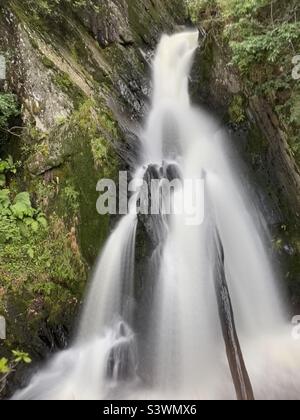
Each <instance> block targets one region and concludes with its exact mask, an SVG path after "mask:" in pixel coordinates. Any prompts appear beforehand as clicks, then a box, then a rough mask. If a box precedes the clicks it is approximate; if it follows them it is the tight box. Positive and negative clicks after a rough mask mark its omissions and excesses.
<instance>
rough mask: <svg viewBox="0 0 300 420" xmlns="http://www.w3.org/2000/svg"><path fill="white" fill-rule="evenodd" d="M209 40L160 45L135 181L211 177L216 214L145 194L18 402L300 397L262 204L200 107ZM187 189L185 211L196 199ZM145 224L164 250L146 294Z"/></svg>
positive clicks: (176, 197)
mask: <svg viewBox="0 0 300 420" xmlns="http://www.w3.org/2000/svg"><path fill="white" fill-rule="evenodd" d="M198 35H199V34H198V32H195V31H192V32H184V33H180V34H176V35H172V36H167V35H164V36H163V37H162V39H161V42H160V44H159V46H158V48H157V52H156V55H155V59H154V61H153V85H154V92H153V99H152V108H151V111H150V114H149V116H148V118H147V121H146V124H145V129H144V132H143V134H142V136H141V142H142V156H141V165H140V167H139V168H137V169H136V175H135V178H136V179H137V180H139V179H144V180H146V181H147V182H148V183H150V181H151V180H152V179H157V180H158V181H159V185H160V188H161V189H163V185H164V182H165V181H166V180H169V181H172V180H174V179H177V180H178V179H180V180H181V181H183V180H189V181H191V182H192V183H193V184H195V185H199V186H200V185H203V186H204V188H203V194H202V195H201V202H203V212H202V211H199V212H197V211H196V213H193V212H181V213H180V212H178V213H177V212H174V211H173V212H171V214H169V215H167V214H164V212H163V209H164V208H165V206H166V205H167V202H166V198H165V197H164V195H163V196H162V200H161V202H160V212H159V214H158V215H156V216H153V215H149V216H145V215H143V216H142V217H141V216H140V215H138V214H137V211H136V206H137V204H138V201H139V197H140V193H141V191H139V190H138V191H137V192H136V193H135V194H134V195H133V197H132V199H131V205H130V209H129V213H128V215H126V216H124V217H123V218H122V219H121V221H120V222H119V223H118V225H117V226H116V228H115V230H114V232H113V233H112V234H111V236H110V238H109V239H108V241H107V244H106V245H105V247H104V250H103V251H102V253H101V255H100V257H99V261H98V263H97V266H96V269H95V272H94V275H93V277H92V281H91V285H90V287H89V291H88V293H87V298H86V300H85V304H84V309H83V313H82V316H81V322H80V326H79V328H78V333H77V335H76V339H75V340H74V343H73V345H72V346H71V347H70V348H69V349H68V350H66V351H64V352H61V353H59V354H57V355H56V356H54V358H53V359H52V360H51V361H50V362H49V363H48V364H47V366H46V367H45V368H44V369H42V370H41V371H40V372H38V373H37V374H36V375H35V376H34V377H33V378H32V380H31V382H30V384H29V386H28V387H27V388H26V389H24V390H21V391H19V392H18V393H17V394H16V395H15V397H14V398H15V399H106V398H121V399H127V398H128V399H147V398H150V399H156V398H157V399H162V398H164V399H236V398H240V399H252V398H253V393H254V397H255V398H258V399H259V398H262V399H265V398H266V399H273V398H274V399H279V398H286V397H288V398H294V397H295V398H298V393H297V388H299V386H300V378H299V374H297V366H299V360H300V357H299V355H298V354H299V345H298V344H297V343H296V342H295V341H293V340H292V338H291V331H290V330H289V327H287V325H286V308H285V307H284V305H283V302H282V299H281V298H280V289H279V288H278V279H277V275H276V273H275V270H274V268H273V263H272V260H271V258H270V255H269V251H268V241H270V238H269V237H268V234H267V232H266V230H265V228H264V225H265V224H264V221H263V218H262V215H261V214H260V211H259V205H258V203H256V202H255V199H254V198H253V196H252V195H251V193H250V192H249V188H248V186H247V184H246V183H245V182H244V180H243V179H242V171H241V169H240V166H239V163H238V158H237V157H236V156H235V154H234V152H233V151H232V150H231V146H230V143H229V142H228V139H227V136H226V133H225V132H224V131H222V130H220V128H219V127H218V125H217V124H216V122H215V121H214V119H213V118H212V117H211V116H210V115H208V114H207V113H206V112H204V111H203V110H201V109H198V108H196V107H194V106H192V104H191V101H190V96H189V91H188V86H189V74H190V70H191V66H192V63H193V56H194V53H195V51H196V49H197V47H198ZM199 180H200V181H201V184H199V183H198V184H197V182H198V181H199ZM180 185H181V186H180V187H178V188H177V189H176V188H175V189H174V191H173V194H172V208H173V209H174V208H178V207H180V205H181V204H182V199H183V197H185V198H186V197H188V195H185V193H186V192H187V191H186V190H187V189H188V188H187V186H186V184H185V183H183V182H182V183H181V184H180ZM198 204H199V203H198ZM189 208H191V206H190V207H189ZM198 210H199V209H198ZM142 224H144V225H145V228H146V230H147V229H148V231H149V232H148V233H149V235H150V236H152V239H153V243H154V249H153V251H152V256H151V257H150V258H149V262H148V264H147V266H145V267H146V268H147V272H145V273H144V274H145V279H146V280H147V284H146V285H145V287H144V290H143V293H142V298H140V299H136V293H135V288H136V287H135V263H136V261H135V260H136V258H135V251H136V246H137V245H136V235H137V232H138V229H139V228H140V226H141V225H142ZM149 283H151V284H149ZM145 301H147V302H148V303H147V307H146V308H140V307H139V305H142V304H143V302H145ZM141 314H143V316H142V317H141ZM137 318H138V319H137ZM141 320H142V321H141ZM298 370H299V369H298Z"/></svg>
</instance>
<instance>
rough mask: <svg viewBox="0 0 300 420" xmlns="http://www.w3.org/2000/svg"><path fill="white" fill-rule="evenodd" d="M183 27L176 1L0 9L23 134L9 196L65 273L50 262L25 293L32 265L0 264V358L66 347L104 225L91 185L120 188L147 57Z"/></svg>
mask: <svg viewBox="0 0 300 420" xmlns="http://www.w3.org/2000/svg"><path fill="white" fill-rule="evenodd" d="M184 19H185V10H184V9H183V6H182V2H181V1H179V0H167V1H166V0H107V1H103V0H95V1H89V0H87V1H81V2H70V1H68V0H60V1H57V0H46V1H32V0H22V1H21V0H20V1H19V0H14V1H5V2H4V4H3V3H1V6H0V39H1V47H0V53H1V54H3V55H4V56H5V57H6V63H7V80H6V82H5V83H4V86H3V89H4V91H6V92H12V93H14V94H15V95H17V97H18V100H19V103H20V105H21V117H22V125H23V129H22V130H21V131H20V134H18V137H17V140H18V141H17V142H16V138H15V137H12V138H10V140H9V142H5V144H4V145H3V146H2V148H1V150H0V153H1V155H0V156H1V157H5V156H6V155H7V154H8V153H11V154H13V157H14V159H15V160H18V161H21V164H22V165H21V166H22V169H21V170H19V172H18V174H17V176H16V179H15V183H16V185H17V186H16V189H17V190H18V189H19V190H21V191H24V190H27V191H29V192H30V193H31V199H32V201H33V203H34V204H35V205H36V206H38V207H40V208H41V209H42V210H43V212H44V213H45V214H46V216H47V218H48V219H49V232H48V234H47V237H46V238H45V241H46V242H45V247H49V248H50V249H52V251H53V252H52V251H51V252H52V254H50V257H51V258H52V257H53V258H55V257H54V254H55V250H54V249H55V246H56V245H55V244H56V241H57V242H58V243H60V244H64V245H63V249H64V250H65V252H66V253H67V254H68V262H69V263H70V264H69V266H68V270H67V271H66V272H65V271H64V274H63V276H64V277H65V278H64V280H62V278H60V269H61V268H62V266H60V268H59V267H57V268H58V269H57V270H55V272H53V273H52V274H50V272H51V271H54V270H50V268H49V269H47V267H46V265H47V264H48V266H49V265H51V264H50V262H48V263H47V264H46V265H45V271H44V272H43V273H42V275H40V274H39V282H38V285H39V287H38V289H39V290H38V291H34V290H32V289H33V287H32V282H33V280H32V279H31V277H30V276H32V275H33V276H34V273H33V274H29V272H30V271H31V262H28V264H29V265H28V267H26V266H24V267H23V269H22V270H19V271H18V272H15V273H14V272H11V271H10V267H8V265H7V263H6V262H5V261H4V260H1V259H0V273H1V275H2V273H4V275H5V278H6V277H7V278H8V279H9V282H11V281H12V279H14V280H15V281H16V283H18V282H19V283H20V285H19V289H18V291H15V289H14V288H12V287H11V286H10V285H7V284H6V283H4V284H2V279H1V278H0V291H1V293H0V301H1V305H0V308H2V310H3V312H4V313H5V315H6V318H7V320H8V329H9V331H8V340H7V342H6V343H5V345H4V344H1V347H0V356H2V353H3V355H6V356H9V353H10V350H12V349H15V348H22V349H24V350H25V351H28V352H30V354H31V355H32V356H33V358H39V357H41V356H42V357H43V356H45V354H46V353H47V351H48V350H55V349H56V348H57V347H63V346H65V344H66V339H67V337H68V335H69V331H70V327H71V320H72V318H73V316H74V313H75V311H76V310H77V306H78V303H80V301H81V299H82V295H83V290H84V288H85V282H86V278H87V275H88V271H89V267H91V266H92V265H93V263H94V261H95V258H96V256H97V254H98V252H99V249H100V248H101V245H102V244H103V242H104V241H105V239H106V238H107V235H108V233H109V230H110V225H111V221H110V219H109V217H106V216H99V215H98V214H97V212H96V201H97V198H98V196H97V192H96V184H97V181H98V180H99V179H100V178H102V177H110V178H116V179H117V172H118V170H119V169H130V168H131V166H132V164H133V162H134V161H135V157H136V155H137V153H138V149H139V142H138V139H137V134H138V133H139V131H140V124H141V122H142V118H143V116H144V113H145V110H146V108H147V103H148V100H149V93H150V91H151V86H150V83H149V80H150V78H149V73H150V68H149V57H151V55H152V54H153V49H154V47H155V45H156V44H157V41H158V39H159V36H160V35H161V33H162V32H168V31H174V29H175V27H176V25H177V24H182V23H183V22H184ZM18 133H19V132H18ZM0 144H1V142H0ZM16 192H18V191H16ZM41 252H42V251H41ZM56 252H59V251H56ZM43 257H44V252H42V255H41V256H40V258H41V259H42V258H43ZM50 257H49V256H48V257H47V258H50ZM45 258H46V257H45ZM32 264H33V263H32ZM58 266H59V264H58ZM70 270H71V272H73V271H74V273H73V274H74V275H72V276H71V275H70ZM20 271H21V272H20ZM32 271H33V272H34V269H32ZM75 273H77V275H76V274H75ZM21 279H22V282H21ZM47 284H48V285H50V284H51V287H52V288H53V289H52V288H51V290H50V289H49V287H50V286H49V287H48V288H47V287H46V286H47ZM58 287H59V288H61V287H63V288H64V290H65V293H66V296H67V297H66V298H64V297H62V296H64V294H62V293H61V292H59V290H60V289H58ZM46 290H47V291H46ZM56 294H58V295H59V296H60V297H59V299H56V298H55V295H56ZM52 300H54V301H55V302H53V301H52ZM66 307H67V308H68V310H66ZM20 313H22V316H20ZM22 331H23V333H22ZM62 332H63V333H62Z"/></svg>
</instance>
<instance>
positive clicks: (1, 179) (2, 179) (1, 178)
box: [0, 174, 6, 188]
mask: <svg viewBox="0 0 300 420" xmlns="http://www.w3.org/2000/svg"><path fill="white" fill-rule="evenodd" d="M5 185H6V176H5V175H4V174H0V188H1V187H5Z"/></svg>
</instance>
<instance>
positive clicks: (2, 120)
mask: <svg viewBox="0 0 300 420" xmlns="http://www.w3.org/2000/svg"><path fill="white" fill-rule="evenodd" d="M19 113H20V110H19V106H18V102H17V98H16V96H15V95H13V94H11V93H0V129H6V128H7V127H8V125H9V121H10V120H11V119H12V118H14V117H17V116H18V115H19Z"/></svg>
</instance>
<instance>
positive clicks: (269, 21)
mask: <svg viewBox="0 0 300 420" xmlns="http://www.w3.org/2000/svg"><path fill="white" fill-rule="evenodd" d="M187 4H188V7H189V10H190V14H191V16H192V19H193V20H194V22H201V24H202V25H203V26H204V27H205V28H206V30H207V32H208V35H209V36H211V37H213V38H214V39H215V41H216V42H217V43H218V45H220V46H221V47H222V49H223V51H224V55H226V54H227V56H228V63H229V64H232V65H233V66H235V68H236V69H237V71H238V72H239V74H240V77H241V80H243V83H244V91H245V93H247V92H251V94H252V95H255V94H257V95H260V96H263V97H264V98H265V99H266V100H267V101H268V102H269V103H270V104H271V106H272V108H273V109H275V110H276V112H277V115H278V118H279V121H280V124H281V126H282V128H283V131H285V132H286V134H287V138H288V139H289V143H290V149H291V152H292V153H293V154H294V156H295V158H296V160H297V161H298V163H300V139H299V136H298V132H299V129H300V102H299V99H300V84H299V81H296V80H294V79H293V77H292V74H293V67H294V64H293V58H294V57H295V56H296V55H297V54H298V53H299V52H300V21H299V16H300V4H299V1H298V0H243V1H240V0H187ZM236 100H237V99H236ZM233 105H234V112H233V114H234V115H233V116H234V117H236V116H237V114H236V112H235V111H236V110H237V109H236V106H237V105H238V103H237V102H235V103H234V104H233ZM245 105H246V104H245ZM238 120H240V121H239V122H243V119H240V118H238Z"/></svg>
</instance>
